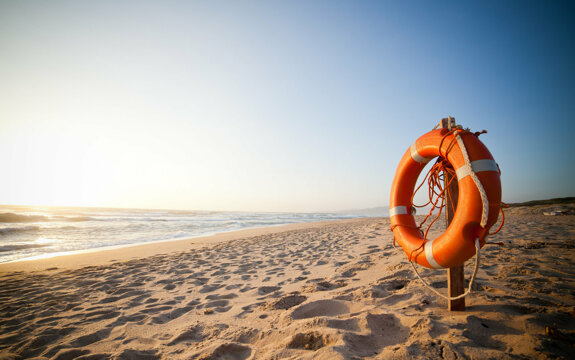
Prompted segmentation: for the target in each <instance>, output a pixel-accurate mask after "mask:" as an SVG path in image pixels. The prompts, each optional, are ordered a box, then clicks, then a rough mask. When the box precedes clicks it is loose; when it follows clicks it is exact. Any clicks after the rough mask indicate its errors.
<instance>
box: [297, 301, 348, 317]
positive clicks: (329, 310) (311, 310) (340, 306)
mask: <svg viewBox="0 0 575 360" xmlns="http://www.w3.org/2000/svg"><path fill="white" fill-rule="evenodd" d="M348 312H349V306H348V305H347V304H346V303H345V302H343V301H338V300H318V301H314V302H311V303H308V304H304V305H301V306H299V307H297V308H296V309H295V310H293V311H292V313H291V317H292V319H307V318H311V317H316V316H337V315H341V314H345V313H348Z"/></svg>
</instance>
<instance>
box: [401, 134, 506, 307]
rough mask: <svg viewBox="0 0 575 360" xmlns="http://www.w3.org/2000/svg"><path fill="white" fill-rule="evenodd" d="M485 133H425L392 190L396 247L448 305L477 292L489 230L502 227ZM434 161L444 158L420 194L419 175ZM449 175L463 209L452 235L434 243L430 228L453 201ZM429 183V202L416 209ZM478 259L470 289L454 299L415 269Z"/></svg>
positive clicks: (498, 189)
mask: <svg viewBox="0 0 575 360" xmlns="http://www.w3.org/2000/svg"><path fill="white" fill-rule="evenodd" d="M484 132H485V131H483V132H478V133H471V132H469V131H467V130H463V129H461V127H452V128H449V129H437V130H435V129H434V130H432V131H430V132H428V133H426V134H424V135H423V136H421V137H420V138H419V139H417V140H416V142H415V143H413V144H412V145H411V146H410V148H409V149H408V150H407V151H406V153H405V154H404V155H403V157H402V159H401V161H400V163H399V165H398V168H397V171H396V175H395V178H394V181H393V185H392V190H391V197H390V220H391V229H392V231H393V234H394V245H395V242H396V241H397V243H399V245H400V246H401V247H402V248H403V250H404V251H405V253H406V255H407V256H408V260H409V262H410V264H411V265H412V267H413V269H414V271H415V273H416V275H417V277H418V278H419V279H420V280H421V281H422V282H423V283H424V285H425V286H426V287H428V288H430V289H431V290H432V291H434V292H435V293H436V294H438V295H440V296H442V297H444V298H446V299H448V300H455V299H459V298H462V297H464V296H466V295H467V294H469V293H470V292H471V286H472V284H473V280H474V279H475V276H476V274H477V271H478V268H479V254H480V249H481V248H482V247H483V246H484V245H485V244H486V243H487V237H488V236H489V235H492V234H489V229H490V228H491V226H493V225H494V224H495V223H496V222H497V220H498V217H499V212H502V209H501V181H500V170H499V166H498V165H497V163H496V162H495V160H494V159H493V156H492V155H491V153H490V152H489V150H488V149H487V147H485V145H484V144H483V143H482V142H481V141H480V140H479V139H478V136H479V135H480V134H482V133H484ZM434 158H438V159H437V161H436V163H435V164H434V165H433V166H432V168H431V170H430V171H429V172H428V174H427V175H426V176H425V178H424V180H423V181H422V183H421V185H419V186H418V187H417V189H415V185H416V183H417V179H418V177H419V174H420V173H421V171H422V170H423V168H424V167H425V166H426V164H427V163H428V162H429V161H431V160H432V159H434ZM445 173H449V174H452V175H454V176H453V177H452V179H451V181H453V179H455V178H456V179H457V182H458V185H459V194H458V195H459V200H458V207H457V210H456V211H455V215H454V217H453V221H452V223H451V224H450V225H449V227H448V228H447V230H446V231H445V232H444V233H443V234H442V235H441V236H439V237H438V238H437V239H433V240H428V238H427V234H428V232H429V229H430V227H431V225H433V223H434V222H435V221H436V220H437V219H438V218H439V216H440V215H441V211H442V208H443V207H444V204H445V198H446V196H450V197H451V194H449V193H448V192H447V191H446V190H447V188H448V187H449V183H447V184H445V186H442V185H441V183H442V182H443V180H444V178H443V176H444V174H445ZM426 180H427V181H428V185H429V202H428V203H426V204H424V205H420V206H417V205H414V204H413V197H414V195H415V193H416V192H417V191H418V190H419V189H420V188H421V186H422V185H423V184H424V183H425V181H426ZM434 198H435V200H434ZM427 205H431V210H430V212H429V214H428V215H427V216H426V217H425V219H424V220H423V222H422V223H421V224H420V225H419V226H417V225H416V223H415V217H414V214H413V213H412V210H411V209H413V208H414V207H423V206H427ZM408 209H409V210H408ZM434 209H439V213H438V214H437V216H436V217H435V219H434V220H433V221H432V222H431V224H429V226H428V228H427V230H426V231H425V232H423V231H422V230H421V228H422V226H423V224H424V223H425V222H426V221H427V220H428V218H429V217H430V216H431V215H432V212H433V210H434ZM502 225H503V224H501V226H502ZM501 226H500V227H499V229H497V231H495V233H496V232H498V231H499V230H500V228H501ZM473 255H476V261H475V269H474V272H473V275H472V277H471V280H470V283H469V289H468V291H466V292H465V293H464V294H462V295H459V296H457V297H453V298H452V297H445V296H444V295H442V294H440V293H438V292H437V291H436V290H435V289H433V288H431V287H430V286H429V284H427V283H426V282H425V281H424V280H423V279H422V277H421V275H420V274H419V272H418V271H417V269H416V268H415V265H414V264H413V262H416V263H418V264H419V265H421V266H424V267H428V268H451V267H455V266H458V265H461V264H463V263H464V262H465V261H466V260H468V259H470V258H471V257H472V256H473Z"/></svg>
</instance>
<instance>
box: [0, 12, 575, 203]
mask: <svg viewBox="0 0 575 360" xmlns="http://www.w3.org/2000/svg"><path fill="white" fill-rule="evenodd" d="M574 17H575V8H574V6H573V4H572V3H570V2H560V1H554V2H543V1H541V2H530V1H505V2H501V1H481V2H467V1H466V2H459V1H457V2H440V3H432V2H426V1H423V2H414V1H407V2H399V1H397V2H391V1H388V2H367V1H364V2H352V1H347V2H344V1H313V2H308V1H286V2H267V1H245V2H238V1H218V2H214V1H162V2H159V1H157V2H156V1H96V2H88V1H50V2H45V1H2V2H1V3H0V79H1V81H0V154H1V155H2V158H3V161H2V163H3V165H4V166H3V170H4V171H3V175H2V176H1V177H0V203H4V204H38V205H77V206H109V207H140V208H181V209H211V210H264V211H266V210H267V211H316V210H340V209H351V208H365V207H373V206H384V205H387V203H388V200H389V190H390V187H391V182H392V180H393V176H394V172H395V168H396V166H397V163H398V162H399V159H400V158H401V156H402V154H403V152H404V151H405V150H406V149H407V148H408V147H409V145H410V144H411V143H412V142H413V141H414V140H415V139H416V138H417V137H419V136H420V135H422V134H424V133H425V132H427V131H428V130H430V129H431V128H432V127H433V126H434V125H435V124H436V123H437V122H438V121H439V120H440V119H441V118H442V117H445V116H447V115H452V116H455V117H456V119H457V120H458V122H460V123H462V124H463V125H464V126H466V127H470V128H471V129H473V130H482V129H487V130H489V133H488V134H487V135H483V136H482V140H483V141H484V142H485V143H486V145H487V146H488V147H489V148H490V150H491V151H492V153H493V155H494V156H495V158H496V160H497V161H498V162H499V164H500V166H501V169H502V171H503V177H502V181H503V199H504V201H508V202H514V201H524V200H531V199H537V198H548V197H555V196H573V195H575V185H574V184H575V182H574V181H573V179H574V177H575V161H574V160H573V154H574V153H575V145H574V144H575V143H574V142H573V136H574V135H575V131H574V130H575V121H574V120H575V119H574V116H575V70H574V67H573V64H575V42H574V41H573V37H574V35H575V18H574Z"/></svg>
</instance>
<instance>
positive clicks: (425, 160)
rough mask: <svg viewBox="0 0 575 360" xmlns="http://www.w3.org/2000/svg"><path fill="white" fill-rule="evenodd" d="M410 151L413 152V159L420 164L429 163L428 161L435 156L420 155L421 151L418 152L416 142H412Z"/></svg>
mask: <svg viewBox="0 0 575 360" xmlns="http://www.w3.org/2000/svg"><path fill="white" fill-rule="evenodd" d="M409 151H410V153H411V158H412V159H413V161H415V162H418V163H420V164H427V163H428V162H430V161H431V159H433V158H426V157H423V156H421V155H419V153H418V152H417V147H416V146H415V143H413V144H411V146H410V148H409Z"/></svg>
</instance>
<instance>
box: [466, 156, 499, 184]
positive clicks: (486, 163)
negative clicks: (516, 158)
mask: <svg viewBox="0 0 575 360" xmlns="http://www.w3.org/2000/svg"><path fill="white" fill-rule="evenodd" d="M471 168H472V169H473V172H475V173H478V172H482V171H497V172H499V167H497V163H496V162H495V160H492V159H482V160H475V161H472V162H471ZM455 173H456V174H457V181H459V180H461V179H463V178H464V177H466V176H468V175H470V174H471V172H470V171H469V167H467V166H465V165H463V166H462V167H460V168H459V169H457V170H455Z"/></svg>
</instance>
